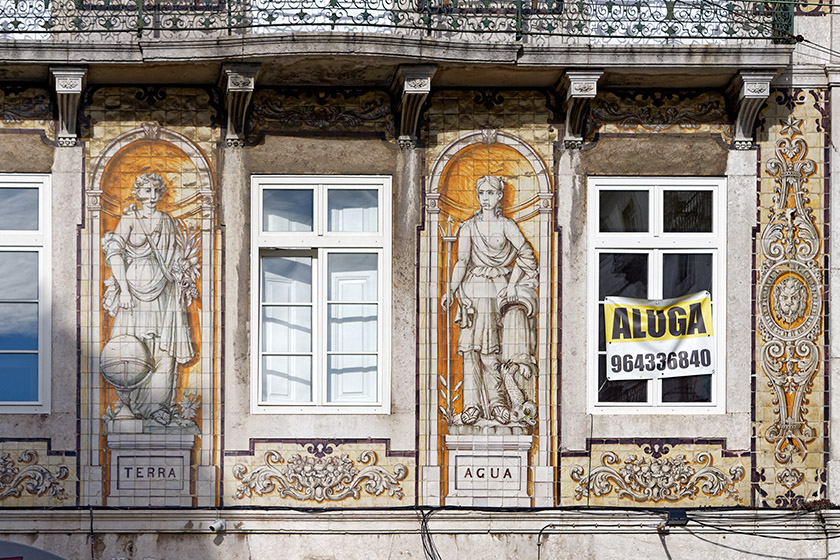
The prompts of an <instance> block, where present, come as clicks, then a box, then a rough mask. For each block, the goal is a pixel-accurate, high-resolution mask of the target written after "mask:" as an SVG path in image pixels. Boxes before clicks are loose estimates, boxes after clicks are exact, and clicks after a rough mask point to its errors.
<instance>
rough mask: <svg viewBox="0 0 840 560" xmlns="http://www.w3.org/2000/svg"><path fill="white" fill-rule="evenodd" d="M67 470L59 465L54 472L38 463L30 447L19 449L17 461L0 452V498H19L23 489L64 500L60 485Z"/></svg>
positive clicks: (65, 496)
mask: <svg viewBox="0 0 840 560" xmlns="http://www.w3.org/2000/svg"><path fill="white" fill-rule="evenodd" d="M68 475H69V470H68V469H67V467H65V466H64V465H60V466H59V467H58V468H57V469H56V472H53V471H51V470H50V469H48V468H47V467H44V466H43V465H39V464H38V453H37V452H36V451H34V450H32V449H27V450H25V451H21V453H20V455H18V457H17V461H15V460H14V459H12V457H11V455H9V454H8V453H0V500H4V499H6V498H19V497H20V496H21V494H23V492H24V491H26V493H28V494H31V495H33V496H43V495H45V494H49V495H50V496H51V497H53V498H55V499H57V500H66V499H67V494H66V492H65V491H64V487H63V486H62V485H61V482H60V481H62V480H65V479H67V476H68Z"/></svg>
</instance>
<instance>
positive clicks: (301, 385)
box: [262, 356, 312, 403]
mask: <svg viewBox="0 0 840 560" xmlns="http://www.w3.org/2000/svg"><path fill="white" fill-rule="evenodd" d="M262 398H263V401H266V402H276V403H290V402H297V403H306V402H311V401H312V358H310V357H309V356H263V394H262Z"/></svg>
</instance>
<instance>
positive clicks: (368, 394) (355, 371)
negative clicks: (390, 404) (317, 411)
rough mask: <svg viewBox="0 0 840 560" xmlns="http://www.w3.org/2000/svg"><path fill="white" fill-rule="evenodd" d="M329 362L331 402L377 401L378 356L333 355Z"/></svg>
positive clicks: (328, 396)
mask: <svg viewBox="0 0 840 560" xmlns="http://www.w3.org/2000/svg"><path fill="white" fill-rule="evenodd" d="M327 362H328V365H327V399H328V400H329V402H332V403H341V402H348V403H369V402H376V356H347V355H333V356H329V358H328V360H327Z"/></svg>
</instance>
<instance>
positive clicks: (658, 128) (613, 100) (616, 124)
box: [591, 91, 730, 137]
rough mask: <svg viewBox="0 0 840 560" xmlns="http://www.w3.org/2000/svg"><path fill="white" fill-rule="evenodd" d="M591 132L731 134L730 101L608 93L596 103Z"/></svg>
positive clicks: (683, 94) (711, 96)
mask: <svg viewBox="0 0 840 560" xmlns="http://www.w3.org/2000/svg"><path fill="white" fill-rule="evenodd" d="M591 121H592V130H591V132H593V133H594V132H596V131H598V132H601V133H627V132H654V133H656V132H683V133H684V132H707V133H719V134H722V135H724V136H726V137H728V136H729V134H730V125H729V124H728V123H729V117H728V116H727V113H726V100H725V99H724V97H723V95H722V94H720V93H716V92H702V93H697V92H690V91H675V92H667V93H664V92H662V91H606V92H602V93H600V94H598V96H597V97H596V98H595V99H594V100H593V102H592V108H591Z"/></svg>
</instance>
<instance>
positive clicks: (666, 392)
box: [662, 375, 712, 403]
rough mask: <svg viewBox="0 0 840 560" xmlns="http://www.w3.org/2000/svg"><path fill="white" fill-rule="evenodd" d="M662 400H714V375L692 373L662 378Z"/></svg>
mask: <svg viewBox="0 0 840 560" xmlns="http://www.w3.org/2000/svg"><path fill="white" fill-rule="evenodd" d="M662 402H667V403H698V402H712V376H711V375H691V376H688V377H674V378H671V379H663V380H662Z"/></svg>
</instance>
